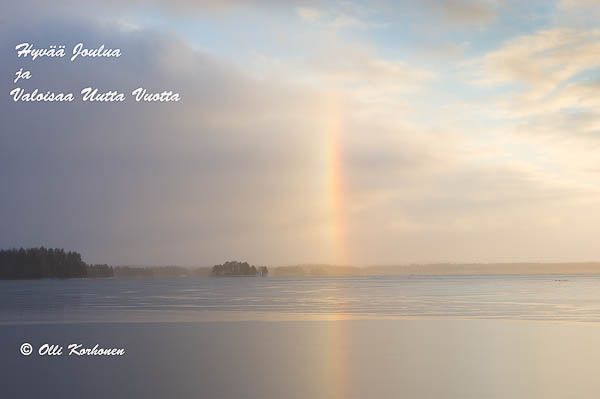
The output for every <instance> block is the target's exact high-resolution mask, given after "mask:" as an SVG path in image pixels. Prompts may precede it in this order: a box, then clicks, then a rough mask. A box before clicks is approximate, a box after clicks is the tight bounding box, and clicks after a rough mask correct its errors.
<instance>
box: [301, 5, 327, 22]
mask: <svg viewBox="0 0 600 399" xmlns="http://www.w3.org/2000/svg"><path fill="white" fill-rule="evenodd" d="M296 13H297V14H298V15H299V16H300V18H302V19H304V20H305V21H308V22H315V21H317V20H318V19H319V18H321V16H322V13H321V12H320V11H319V10H317V9H315V8H306V7H299V8H296Z"/></svg>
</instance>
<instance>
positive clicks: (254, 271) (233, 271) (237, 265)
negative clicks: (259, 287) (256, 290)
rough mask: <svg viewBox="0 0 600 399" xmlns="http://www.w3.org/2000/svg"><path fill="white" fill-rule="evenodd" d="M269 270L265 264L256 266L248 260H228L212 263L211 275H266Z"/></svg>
mask: <svg viewBox="0 0 600 399" xmlns="http://www.w3.org/2000/svg"><path fill="white" fill-rule="evenodd" d="M268 274H269V270H268V269H267V267H266V266H259V267H256V266H254V265H250V264H249V263H248V262H238V261H229V262H225V263H223V264H221V265H214V266H213V268H212V275H213V276H251V277H252V276H257V275H259V276H263V277H264V276H267V275H268Z"/></svg>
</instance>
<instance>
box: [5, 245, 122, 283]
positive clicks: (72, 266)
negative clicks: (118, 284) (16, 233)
mask: <svg viewBox="0 0 600 399" xmlns="http://www.w3.org/2000/svg"><path fill="white" fill-rule="evenodd" d="M113 275H114V272H113V268H112V267H111V266H108V265H88V264H87V263H85V262H84V261H83V260H82V259H81V254H79V253H77V252H73V251H68V252H67V251H65V250H64V249H62V248H44V247H40V248H27V249H25V248H19V249H16V248H13V249H2V250H0V280H26V279H39V278H83V277H112V276H113Z"/></svg>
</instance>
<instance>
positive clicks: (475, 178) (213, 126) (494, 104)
mask: <svg viewBox="0 0 600 399" xmlns="http://www.w3.org/2000/svg"><path fill="white" fill-rule="evenodd" d="M82 3H83V2H79V1H74V0H73V1H69V0H61V1H56V2H47V1H41V0H25V1H13V2H11V1H9V2H8V4H3V6H2V7H3V12H2V15H1V16H0V51H1V54H2V58H1V59H2V63H0V76H2V77H3V78H2V79H0V90H1V92H2V93H3V95H2V96H0V98H1V100H0V185H1V187H2V195H1V196H0V223H1V228H0V247H13V246H40V245H44V246H51V247H64V248H68V249H73V250H77V251H79V252H81V253H82V254H83V255H84V258H85V259H86V260H87V261H89V262H98V263H105V262H107V263H113V264H181V265H211V264H214V263H216V262H222V261H224V260H228V259H244V260H248V261H250V262H252V263H258V264H271V265H272V264H294V263H305V262H306V263H317V262H319V263H336V264H355V265H367V264H397V263H407V262H437V261H451V262H471V261H473V262H479V261H488V262H498V261H502V262H504V261H586V260H600V246H599V245H597V243H598V237H599V236H600V148H599V147H600V146H599V145H598V144H599V143H600V141H599V140H600V137H599V134H600V113H599V111H600V2H598V1H595V0H560V1H556V2H553V1H529V2H522V1H494V0H481V1H475V0H447V1H443V0H426V1H421V2H415V1H395V2H392V1H379V2H373V1H370V2H352V1H331V2H325V1H322V2H319V1H310V0H306V1H302V0H298V1H290V2H285V4H282V3H283V2H278V1H274V0H273V1H268V0H264V1H255V2H252V1H243V0H228V1H223V2H218V4H219V5H218V6H217V5H215V4H216V3H217V2H213V1H191V0H171V1H166V0H156V1H153V2H142V1H135V0H111V1H104V2H99V1H97V2H94V1H90V2H85V6H84V5H83V4H82ZM21 42H30V43H33V44H34V45H35V46H36V47H41V48H44V47H47V46H49V45H53V44H56V45H59V44H65V45H66V46H67V49H69V48H72V46H73V45H74V44H76V43H78V42H83V43H84V44H85V45H86V47H90V48H94V47H98V46H99V45H100V44H104V45H105V46H106V47H111V48H120V49H121V51H122V53H123V55H122V56H121V57H120V58H118V59H101V60H99V59H81V60H78V61H76V62H72V63H71V62H68V60H66V59H65V60H62V59H58V60H57V59H41V60H36V61H34V62H33V61H31V60H30V59H22V58H21V59H18V58H17V57H16V52H15V50H14V47H15V46H16V45H17V44H19V43H21ZM20 67H23V68H25V69H29V70H30V71H31V72H32V74H33V77H32V79H30V80H29V81H21V82H19V83H17V84H14V83H13V82H12V80H13V78H14V73H15V72H16V70H18V69H19V68H20ZM16 86H19V87H23V88H25V89H26V90H28V91H29V90H33V89H34V88H38V89H40V90H41V91H47V90H53V91H64V92H68V91H72V92H74V93H75V94H76V97H78V93H79V91H80V90H81V89H82V88H84V87H87V86H93V87H98V88H99V89H101V90H119V91H123V92H125V93H126V94H129V93H130V92H131V91H132V90H133V89H135V88H137V87H140V86H142V87H147V88H149V89H151V90H156V91H162V90H167V89H168V90H174V91H177V92H179V93H180V95H181V97H182V100H181V101H180V102H178V103H156V104H154V103H152V104H138V103H135V102H134V101H131V100H128V101H126V102H124V103H106V104H89V103H82V102H80V101H75V102H72V103H15V102H13V101H12V99H11V97H10V96H9V94H8V93H9V91H10V90H12V89H13V88H14V87H16Z"/></svg>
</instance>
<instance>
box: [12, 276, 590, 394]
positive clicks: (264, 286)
mask: <svg viewBox="0 0 600 399" xmlns="http://www.w3.org/2000/svg"><path fill="white" fill-rule="evenodd" d="M599 321H600V278H599V277H595V276H591V277H590V276H460V277H456V276H443V277H433V276H427V277H350V278H341V277H340V278H338V277H324V278H317V277H311V278H273V277H269V278H204V279H175V280H144V279H107V280H103V279H98V280H44V281H2V282H0V334H1V335H0V336H1V337H2V342H1V343H0V353H1V354H2V360H3V361H2V363H1V365H0V375H1V376H2V379H3V381H4V384H3V392H4V393H5V395H2V397H7V398H13V397H24V398H29V397H50V398H54V397H56V398H82V397H85V398H106V397H111V398H257V399H258V398H399V397H406V398H456V399H459V398H461V399H462V398H540V399H541V398H544V399H545V398H565V397H578V398H587V397H589V398H595V397H597V393H598V392H600V379H598V378H597V376H596V374H597V373H596V371H597V367H598V365H599V364H600V323H598V322H599ZM23 342H28V343H31V344H32V346H33V348H34V353H33V354H32V355H30V356H23V355H21V354H20V352H19V347H20V345H21V344H22V343H23ZM44 343H54V344H58V345H65V346H66V345H67V344H69V343H82V344H84V345H85V346H89V347H92V346H93V345H95V344H99V345H100V346H102V347H123V348H125V350H126V354H125V356H122V357H73V356H65V355H63V356H56V357H48V356H39V355H38V354H37V353H36V352H35V350H37V348H39V347H40V346H41V345H42V344H44Z"/></svg>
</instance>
